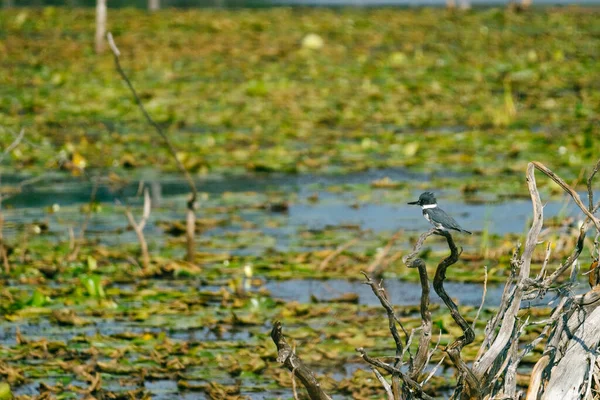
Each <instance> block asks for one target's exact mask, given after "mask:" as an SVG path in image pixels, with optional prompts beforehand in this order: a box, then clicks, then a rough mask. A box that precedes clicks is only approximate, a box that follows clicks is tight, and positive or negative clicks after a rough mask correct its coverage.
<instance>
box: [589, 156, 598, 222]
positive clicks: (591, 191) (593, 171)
mask: <svg viewBox="0 0 600 400" xmlns="http://www.w3.org/2000/svg"><path fill="white" fill-rule="evenodd" d="M599 169H600V160H598V161H597V162H596V165H595V166H594V169H593V170H592V173H591V174H590V176H589V177H588V180H587V190H588V204H589V208H588V209H589V210H590V211H592V210H593V209H594V190H593V189H592V181H593V180H594V176H595V175H596V173H597V172H598V170H599Z"/></svg>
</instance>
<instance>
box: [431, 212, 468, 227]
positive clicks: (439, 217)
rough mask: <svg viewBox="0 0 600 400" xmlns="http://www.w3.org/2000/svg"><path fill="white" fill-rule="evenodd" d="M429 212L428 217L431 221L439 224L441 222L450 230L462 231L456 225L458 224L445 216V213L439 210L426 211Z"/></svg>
mask: <svg viewBox="0 0 600 400" xmlns="http://www.w3.org/2000/svg"><path fill="white" fill-rule="evenodd" d="M427 211H428V212H429V216H430V217H431V219H433V220H435V221H439V222H443V223H444V225H446V226H447V227H448V228H450V229H455V230H457V231H462V230H463V228H461V227H460V225H458V222H456V221H455V220H454V218H452V217H451V216H449V215H448V214H446V212H445V211H444V210H442V209H440V208H437V207H436V208H431V209H429V210H427Z"/></svg>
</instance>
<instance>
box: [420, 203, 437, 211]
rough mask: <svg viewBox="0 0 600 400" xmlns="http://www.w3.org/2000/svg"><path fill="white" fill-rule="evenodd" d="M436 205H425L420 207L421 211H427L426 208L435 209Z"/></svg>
mask: <svg viewBox="0 0 600 400" xmlns="http://www.w3.org/2000/svg"><path fill="white" fill-rule="evenodd" d="M436 207H437V204H425V205H424V206H421V208H422V209H423V210H427V209H428V208H436Z"/></svg>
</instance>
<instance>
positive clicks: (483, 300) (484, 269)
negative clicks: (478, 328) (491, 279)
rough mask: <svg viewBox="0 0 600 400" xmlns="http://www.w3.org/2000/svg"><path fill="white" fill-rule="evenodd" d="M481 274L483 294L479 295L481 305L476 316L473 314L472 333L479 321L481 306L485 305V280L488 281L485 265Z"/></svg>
mask: <svg viewBox="0 0 600 400" xmlns="http://www.w3.org/2000/svg"><path fill="white" fill-rule="evenodd" d="M483 273H484V277H483V294H482V295H481V304H480V305H479V308H478V309H477V314H475V318H473V323H472V324H471V329H473V331H474V330H475V324H477V320H478V319H479V314H480V313H481V310H482V309H483V304H484V303H485V295H486V294H487V280H488V270H487V265H485V266H484V267H483Z"/></svg>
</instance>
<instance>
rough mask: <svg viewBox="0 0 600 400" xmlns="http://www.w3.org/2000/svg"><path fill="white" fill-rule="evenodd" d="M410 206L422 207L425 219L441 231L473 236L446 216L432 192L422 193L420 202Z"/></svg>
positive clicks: (414, 202)
mask: <svg viewBox="0 0 600 400" xmlns="http://www.w3.org/2000/svg"><path fill="white" fill-rule="evenodd" d="M408 204H411V205H419V206H421V209H423V216H424V217H425V219H426V220H427V221H428V222H429V223H430V224H431V225H433V226H435V227H436V228H437V229H439V230H442V231H448V230H450V229H452V230H455V231H458V232H463V233H468V234H469V235H471V232H469V231H468V230H466V229H463V228H461V227H460V225H458V222H456V221H455V220H454V218H452V217H451V216H449V215H448V214H446V212H445V211H444V210H442V209H441V208H439V207H438V205H437V200H436V199H435V195H434V194H433V193H432V192H424V193H421V195H420V196H419V200H417V201H411V202H410V203H408Z"/></svg>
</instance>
